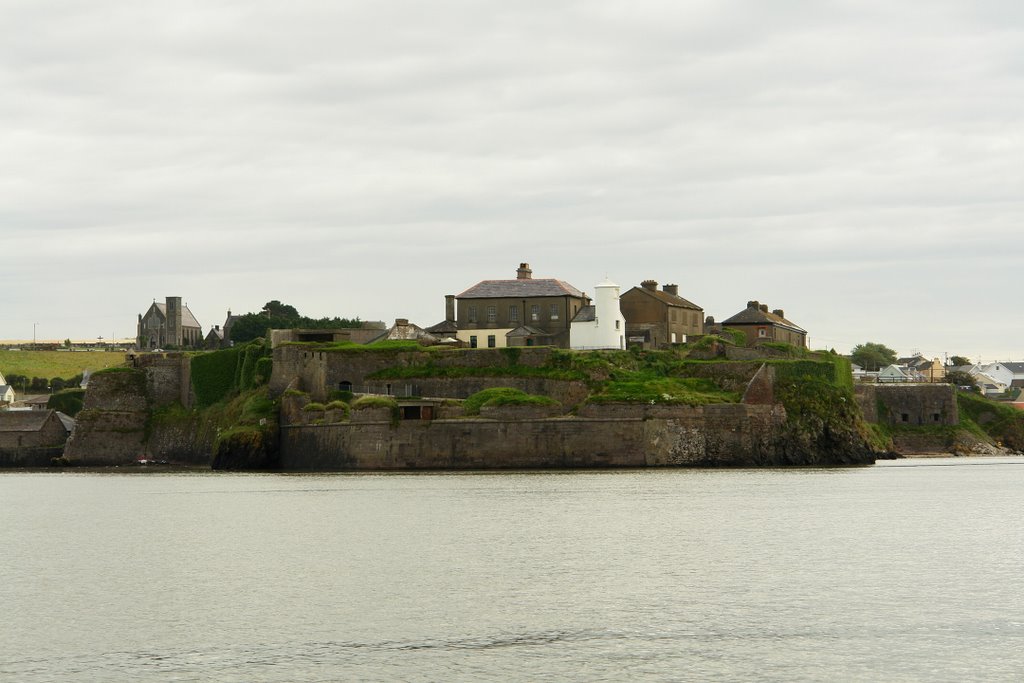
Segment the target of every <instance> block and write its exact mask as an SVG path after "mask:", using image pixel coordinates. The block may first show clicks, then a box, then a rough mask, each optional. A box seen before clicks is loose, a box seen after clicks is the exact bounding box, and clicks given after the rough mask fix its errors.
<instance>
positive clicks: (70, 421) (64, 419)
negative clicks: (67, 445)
mask: <svg viewBox="0 0 1024 683" xmlns="http://www.w3.org/2000/svg"><path fill="white" fill-rule="evenodd" d="M57 419H58V420H60V422H61V424H62V425H64V429H66V430H68V432H70V431H71V430H72V429H74V428H75V418H73V417H71V416H70V415H66V414H64V413H62V412H60V411H59V410H58V411H57Z"/></svg>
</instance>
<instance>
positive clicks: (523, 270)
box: [516, 263, 533, 280]
mask: <svg viewBox="0 0 1024 683" xmlns="http://www.w3.org/2000/svg"><path fill="white" fill-rule="evenodd" d="M532 278H533V271H532V270H530V264H529V263H520V264H519V268H518V269H517V270H516V279H517V280H530V279H532Z"/></svg>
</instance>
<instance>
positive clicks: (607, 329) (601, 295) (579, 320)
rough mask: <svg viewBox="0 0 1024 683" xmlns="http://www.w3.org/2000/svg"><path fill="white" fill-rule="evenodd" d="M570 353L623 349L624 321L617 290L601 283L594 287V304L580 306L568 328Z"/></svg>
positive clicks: (612, 285)
mask: <svg viewBox="0 0 1024 683" xmlns="http://www.w3.org/2000/svg"><path fill="white" fill-rule="evenodd" d="M569 346H570V348H573V349H624V348H626V319H625V318H624V317H623V316H622V310H621V309H620V307H619V286H618V285H617V284H615V283H614V282H612V281H611V280H608V279H607V278H606V279H605V281H604V282H602V283H601V284H599V285H596V286H595V287H594V304H593V305H592V306H584V307H583V308H581V309H580V310H579V313H577V314H576V316H575V317H574V318H573V319H572V321H571V323H570V325H569Z"/></svg>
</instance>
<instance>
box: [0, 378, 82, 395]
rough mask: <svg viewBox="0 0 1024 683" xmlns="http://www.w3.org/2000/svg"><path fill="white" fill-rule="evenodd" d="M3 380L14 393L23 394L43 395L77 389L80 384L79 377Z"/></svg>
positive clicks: (80, 379)
mask: <svg viewBox="0 0 1024 683" xmlns="http://www.w3.org/2000/svg"><path fill="white" fill-rule="evenodd" d="M5 379H6V380H7V383H8V384H9V385H11V386H12V387H14V390H15V391H20V392H21V393H23V394H45V393H47V392H49V391H60V390H61V389H68V388H71V387H77V386H78V385H79V384H81V383H82V376H81V375H75V376H74V377H72V378H70V379H67V378H64V377H51V378H50V379H46V378H45V377H26V376H25V375H6V376H5Z"/></svg>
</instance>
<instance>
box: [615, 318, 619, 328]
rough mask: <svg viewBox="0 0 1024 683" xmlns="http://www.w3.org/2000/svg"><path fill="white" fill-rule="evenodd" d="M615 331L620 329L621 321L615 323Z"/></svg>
mask: <svg viewBox="0 0 1024 683" xmlns="http://www.w3.org/2000/svg"><path fill="white" fill-rule="evenodd" d="M615 329H619V321H618V320H616V321H615Z"/></svg>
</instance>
